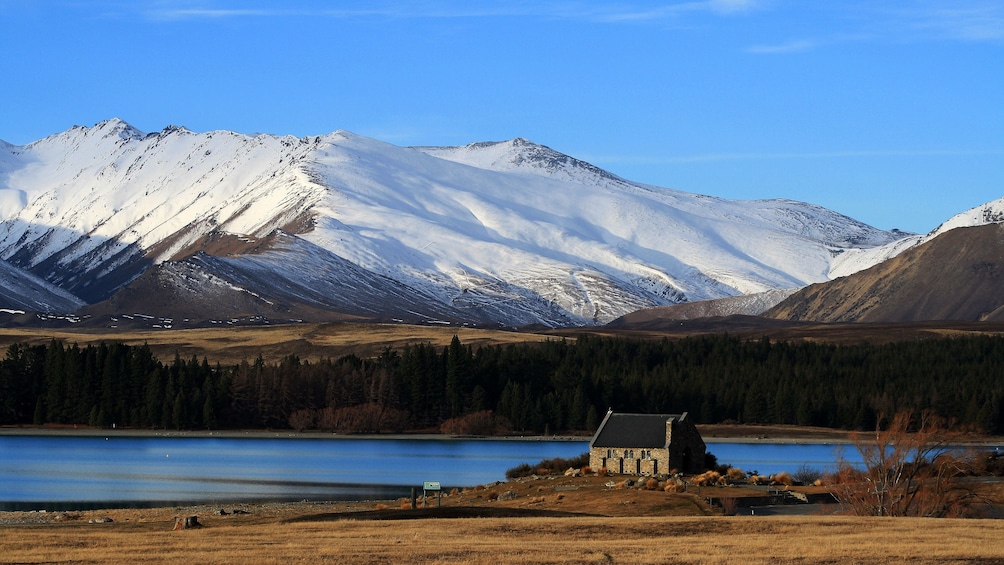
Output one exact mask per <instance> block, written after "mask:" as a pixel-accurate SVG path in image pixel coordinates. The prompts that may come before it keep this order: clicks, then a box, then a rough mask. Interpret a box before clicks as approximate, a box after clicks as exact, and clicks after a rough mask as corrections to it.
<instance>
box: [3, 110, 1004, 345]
mask: <svg viewBox="0 0 1004 565" xmlns="http://www.w3.org/2000/svg"><path fill="white" fill-rule="evenodd" d="M974 210H975V209H974ZM971 212H972V214H971V215H973V214H975V216H973V217H972V218H970V217H969V216H965V214H960V215H959V216H957V217H956V218H953V219H952V220H950V221H949V222H946V224H944V225H943V226H942V227H940V228H939V230H941V231H940V232H939V231H938V230H935V232H932V233H931V234H927V235H923V236H921V235H915V234H909V233H904V232H900V231H897V230H892V231H883V230H879V229H876V228H873V227H871V226H868V225H865V224H863V223H861V222H859V221H856V220H854V219H851V218H848V217H846V216H843V215H841V214H838V213H836V212H833V211H830V210H827V209H825V208H822V207H819V206H815V205H812V204H807V203H802V202H795V201H790V200H756V201H734V200H726V199H721V198H715V197H710V196H702V195H696V194H690V193H686V192H681V191H677V190H672V189H668V188H661V187H656V186H651V185H645V184H641V183H635V182H631V181H629V180H626V179H622V178H620V177H618V176H616V175H613V174H611V173H609V172H606V171H604V170H602V169H600V168H598V167H595V166H593V165H591V164H589V163H585V162H583V161H580V160H578V159H575V158H573V157H570V156H567V155H564V154H562V153H559V152H557V151H554V150H553V149H550V148H548V147H545V146H543V145H538V144H535V143H532V142H530V141H527V140H525V139H522V138H516V139H513V140H509V141H502V142H482V143H472V144H470V145H466V146H462V147H399V146H395V145H391V144H388V143H384V142H381V141H378V140H375V139H370V138H366V137H362V136H359V135H355V134H352V133H350V132H346V131H337V132H334V133H331V134H328V135H324V136H311V137H301V138H296V137H291V136H276V135H264V134H261V135H244V134H239V133H234V132H229V131H214V132H208V133H201V134H200V133H193V132H191V131H188V130H187V129H185V128H182V127H176V126H168V127H166V128H164V129H163V130H161V131H159V132H153V133H144V132H141V131H139V130H137V129H135V128H133V127H132V126H130V125H129V124H127V123H125V122H123V121H121V120H118V119H113V120H108V121H105V122H101V123H98V124H96V125H94V126H92V127H80V126H76V127H73V128H71V129H69V130H67V131H64V132H62V133H58V134H55V135H52V136H49V137H47V138H44V139H41V140H39V141H36V142H33V143H29V144H27V145H23V146H14V145H11V144H7V143H3V142H0V259H3V261H2V262H0V281H2V286H3V288H2V289H0V312H4V313H3V314H0V323H2V322H3V317H4V316H6V317H7V318H8V320H7V322H8V323H30V321H31V320H37V319H41V318H52V317H60V316H64V315H68V314H72V319H73V320H79V321H80V323H86V324H96V325H97V324H100V325H119V324H121V325H144V324H145V325H158V326H161V327H168V326H174V327H182V326H186V325H191V326H195V325H209V324H220V323H265V322H271V323H275V322H285V321H290V320H307V321H324V320H367V321H399V322H408V323H433V324H466V325H476V326H490V327H515V326H527V325H540V326H545V327H567V326H585V325H596V324H605V323H607V322H610V321H612V320H615V319H617V318H620V317H622V316H625V315H627V314H630V313H632V312H636V311H639V310H644V309H650V308H653V307H666V306H671V305H679V304H691V303H696V302H698V301H706V300H711V299H723V298H729V299H731V300H732V302H734V303H738V304H752V303H755V304H757V306H756V308H757V309H760V310H761V311H763V310H764V309H767V308H769V307H770V306H772V305H773V304H776V303H777V302H778V301H780V300H781V299H782V298H784V296H788V295H789V294H791V295H792V296H791V297H789V298H788V300H791V299H792V298H793V297H795V296H797V295H798V293H795V294H792V292H794V289H799V288H802V287H805V286H807V285H811V284H814V283H827V282H828V281H831V280H833V279H834V278H836V277H845V276H847V275H852V274H854V273H858V272H861V271H865V270H868V269H870V268H874V267H875V266H876V265H879V264H880V263H884V262H887V261H888V260H889V259H891V258H893V257H896V256H898V255H900V254H903V253H904V251H906V250H912V249H915V248H917V247H918V246H919V245H921V244H926V243H930V242H932V241H933V240H934V239H937V238H938V236H939V235H940V234H941V233H942V232H947V231H949V229H950V228H951V227H959V226H964V225H978V224H981V223H991V222H993V221H996V220H998V219H1000V218H999V217H997V216H995V214H998V215H1002V216H1004V205H1001V204H1000V201H998V203H996V204H995V203H991V204H989V205H987V207H985V209H984V212H985V214H984V213H983V212H979V211H971ZM980 214H983V215H980ZM986 214H990V216H989V217H987V216H986ZM963 216H965V217H963ZM953 222H954V223H953ZM936 232H937V233H936ZM810 288H811V287H810ZM782 291H783V292H782ZM760 293H766V294H765V296H772V297H774V298H771V299H770V300H767V301H764V300H756V299H752V298H747V297H750V296H753V295H759V294H760ZM22 312H23V314H21V313H22Z"/></svg>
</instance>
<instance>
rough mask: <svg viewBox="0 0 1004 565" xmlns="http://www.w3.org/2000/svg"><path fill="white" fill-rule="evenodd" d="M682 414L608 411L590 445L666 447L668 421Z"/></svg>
mask: <svg viewBox="0 0 1004 565" xmlns="http://www.w3.org/2000/svg"><path fill="white" fill-rule="evenodd" d="M671 418H675V419H677V420H679V419H681V415H680V414H615V413H614V412H607V416H606V418H604V419H603V423H602V424H600V428H599V429H598V430H596V435H594V436H593V441H591V442H590V443H589V446H590V447H638V448H660V447H666V443H667V442H666V422H668V421H669V420H670V419H671Z"/></svg>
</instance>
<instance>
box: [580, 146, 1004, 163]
mask: <svg viewBox="0 0 1004 565" xmlns="http://www.w3.org/2000/svg"><path fill="white" fill-rule="evenodd" d="M993 155H1004V149H986V150H982V149H981V150H967V149H963V150H951V149H947V150H945V149H932V150H888V151H821V152H806V153H797V152H790V153H788V152H780V153H707V154H702V155H680V156H662V157H638V156H630V157H627V156H604V157H600V156H597V157H593V159H595V160H596V161H599V162H604V163H625V164H636V165H671V164H685V163H708V162H719V161H767V160H797V159H851V158H873V157H976V156H983V157H985V156H993Z"/></svg>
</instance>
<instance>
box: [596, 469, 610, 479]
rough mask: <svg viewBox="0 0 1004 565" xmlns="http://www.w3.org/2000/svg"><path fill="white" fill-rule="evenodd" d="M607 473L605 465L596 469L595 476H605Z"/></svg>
mask: <svg viewBox="0 0 1004 565" xmlns="http://www.w3.org/2000/svg"><path fill="white" fill-rule="evenodd" d="M607 473H608V471H607V468H606V467H600V470H599V471H596V476H597V477H605V476H607Z"/></svg>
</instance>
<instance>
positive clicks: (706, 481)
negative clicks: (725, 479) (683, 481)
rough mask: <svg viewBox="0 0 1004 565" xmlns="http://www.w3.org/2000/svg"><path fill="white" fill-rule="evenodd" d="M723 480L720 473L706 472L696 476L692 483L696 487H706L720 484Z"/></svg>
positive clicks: (691, 480)
mask: <svg viewBox="0 0 1004 565" xmlns="http://www.w3.org/2000/svg"><path fill="white" fill-rule="evenodd" d="M721 479H722V475H721V474H720V473H719V472H718V471H705V472H703V473H701V474H700V475H696V476H694V477H692V478H691V479H690V482H691V483H693V484H694V485H695V486H699V487H705V486H711V485H716V484H718V483H719V482H720V481H721Z"/></svg>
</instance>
